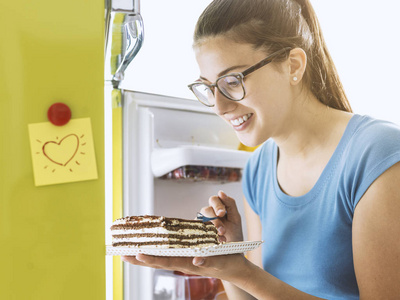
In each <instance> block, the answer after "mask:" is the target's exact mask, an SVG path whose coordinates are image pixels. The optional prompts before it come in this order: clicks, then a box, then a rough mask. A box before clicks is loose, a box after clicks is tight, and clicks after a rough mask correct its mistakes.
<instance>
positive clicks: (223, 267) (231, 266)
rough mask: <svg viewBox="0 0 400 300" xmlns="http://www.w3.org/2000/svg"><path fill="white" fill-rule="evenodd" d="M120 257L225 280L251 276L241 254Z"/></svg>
mask: <svg viewBox="0 0 400 300" xmlns="http://www.w3.org/2000/svg"><path fill="white" fill-rule="evenodd" d="M121 259H122V260H123V261H125V262H128V263H131V264H133V265H138V266H145V267H151V268H155V269H163V270H171V271H180V272H182V273H185V274H196V275H201V276H206V277H213V278H219V279H222V280H226V281H235V280H239V281H243V280H245V281H247V280H248V279H249V278H251V276H250V274H251V271H250V270H251V265H252V264H251V263H250V262H249V261H248V260H247V259H246V258H245V257H244V256H243V255H242V254H230V255H219V256H211V257H195V258H193V257H163V256H150V255H144V254H138V255H136V256H122V257H121Z"/></svg>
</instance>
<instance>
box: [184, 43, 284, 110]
mask: <svg viewBox="0 0 400 300" xmlns="http://www.w3.org/2000/svg"><path fill="white" fill-rule="evenodd" d="M288 50H291V48H290V47H287V48H283V49H281V50H279V51H276V52H274V53H272V54H271V55H269V56H268V57H266V58H264V59H263V60H261V61H259V62H258V63H256V64H255V65H253V66H251V67H249V68H247V69H246V70H244V71H243V72H238V73H230V74H227V75H223V76H221V77H218V78H217V80H216V81H215V83H212V84H206V83H204V82H201V81H200V80H199V81H196V82H194V83H191V84H189V85H188V87H189V89H190V90H191V91H192V92H193V94H194V95H195V96H196V98H197V99H198V100H199V101H200V102H201V103H203V104H204V105H206V106H208V107H213V106H214V105H215V87H217V89H218V91H219V92H220V93H221V94H222V95H224V96H225V97H226V98H228V99H229V100H232V101H240V100H243V98H244V97H245V96H246V88H245V86H244V77H246V76H247V75H249V74H250V73H253V72H254V71H256V70H258V69H260V68H261V67H263V66H265V65H267V64H268V63H270V62H271V61H272V60H273V59H274V58H275V57H276V56H278V55H279V54H282V53H284V52H286V51H288Z"/></svg>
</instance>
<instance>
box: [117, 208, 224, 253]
mask: <svg viewBox="0 0 400 300" xmlns="http://www.w3.org/2000/svg"><path fill="white" fill-rule="evenodd" d="M111 235H112V245H113V246H114V247H117V246H129V247H156V248H199V247H209V246H214V245H218V244H219V242H218V233H217V228H216V227H215V226H214V224H213V223H211V222H205V223H203V222H202V221H200V220H184V219H178V218H168V217H161V216H147V215H146V216H131V217H125V218H121V219H117V220H115V221H114V223H113V225H112V226H111Z"/></svg>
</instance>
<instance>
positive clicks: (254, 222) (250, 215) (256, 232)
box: [223, 198, 262, 299]
mask: <svg viewBox="0 0 400 300" xmlns="http://www.w3.org/2000/svg"><path fill="white" fill-rule="evenodd" d="M243 201H244V212H245V217H246V226H247V240H249V241H261V239H262V238H261V221H260V217H259V216H258V215H257V214H256V213H255V212H254V211H253V210H252V209H251V207H250V205H249V204H248V203H247V200H246V199H245V198H243ZM246 257H247V259H248V260H249V261H251V262H252V263H253V264H255V265H256V266H258V267H260V268H262V254H261V247H259V248H257V249H255V250H253V251H249V252H248V253H247V255H246ZM223 283H224V288H225V291H226V294H227V295H228V298H229V299H255V298H254V297H253V296H251V295H249V294H248V293H246V292H245V291H243V290H241V289H239V288H238V287H237V286H235V285H234V284H231V283H230V282H228V281H223Z"/></svg>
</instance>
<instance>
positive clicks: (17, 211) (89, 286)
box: [0, 0, 106, 300]
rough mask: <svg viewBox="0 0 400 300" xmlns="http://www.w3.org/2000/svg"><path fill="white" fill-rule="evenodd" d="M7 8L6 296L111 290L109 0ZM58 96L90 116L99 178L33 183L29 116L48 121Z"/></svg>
mask: <svg viewBox="0 0 400 300" xmlns="http://www.w3.org/2000/svg"><path fill="white" fill-rule="evenodd" d="M0 11H1V18H0V25H1V42H0V78H1V80H0V245H1V248H0V265H1V271H0V299H7V300H20V299H30V300H53V299H105V295H106V290H105V259H104V257H105V251H104V243H105V232H104V222H105V221H104V220H105V216H104V211H105V210H104V182H105V181H104V114H103V110H104V95H103V94H104V71H103V69H104V4H103V3H102V1H97V0H88V1H79V0H71V1H63V2H54V1H51V0H38V1H29V0H19V1H1V2H0ZM56 102H63V103H65V104H66V105H68V106H69V108H70V110H71V112H72V117H71V121H70V122H72V121H74V120H77V119H88V118H89V119H90V123H91V129H92V137H93V149H94V153H95V158H96V167H97V179H91V180H84V181H74V182H68V183H67V182H65V183H59V184H49V185H41V186H37V185H35V180H36V179H37V178H35V177H34V170H33V164H32V155H33V156H35V155H37V156H39V154H37V153H36V151H35V152H33V153H32V152H31V145H30V135H29V126H30V125H31V124H41V123H45V124H47V125H48V123H49V120H48V117H47V111H48V109H49V108H50V107H51V106H52V105H53V104H54V103H56ZM68 124H70V123H68ZM68 124H67V125H65V126H68ZM51 126H53V125H51ZM65 126H62V127H60V128H59V129H63V128H65ZM51 128H53V129H55V128H56V126H54V127H51ZM56 129H57V128H56ZM42 142H43V140H42ZM36 143H37V145H41V144H40V143H39V142H38V141H36ZM53 145H54V144H53ZM84 147H86V146H84ZM38 152H39V151H38ZM78 155H81V154H80V153H78ZM78 162H79V163H80V164H81V165H80V166H79V165H78V164H76V162H75V160H73V161H71V162H70V163H68V164H67V165H66V166H60V165H57V164H53V167H54V168H53V169H52V170H54V169H56V171H55V173H56V174H57V173H60V174H61V173H62V172H63V171H67V172H69V173H71V174H72V172H70V171H69V169H72V170H73V171H77V170H78V169H79V168H81V170H82V169H84V160H83V155H82V156H79V160H78ZM72 163H73V165H72ZM48 164H49V166H50V165H51V164H52V162H51V161H48ZM67 167H68V169H66V168H67ZM64 169H66V170H64Z"/></svg>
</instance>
